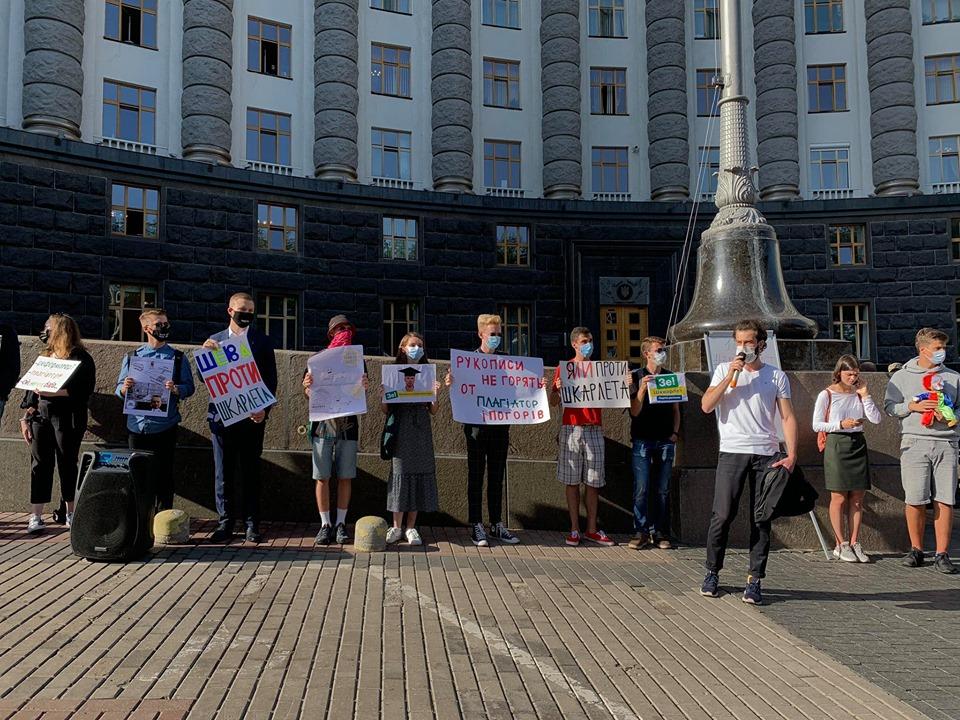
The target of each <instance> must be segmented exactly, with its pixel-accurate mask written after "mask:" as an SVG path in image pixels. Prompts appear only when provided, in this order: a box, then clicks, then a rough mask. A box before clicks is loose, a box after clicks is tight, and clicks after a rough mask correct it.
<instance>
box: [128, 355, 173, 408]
mask: <svg viewBox="0 0 960 720" xmlns="http://www.w3.org/2000/svg"><path fill="white" fill-rule="evenodd" d="M173 364H174V361H173V360H172V359H168V358H159V357H151V358H146V357H137V356H135V355H134V356H132V357H130V362H129V365H128V367H127V377H128V378H130V379H132V380H133V387H132V388H130V389H129V390H127V392H126V394H125V395H124V396H123V414H124V415H143V416H146V417H167V414H168V413H167V410H168V408H169V407H170V391H169V390H167V388H166V387H164V383H166V382H167V380H173Z"/></svg>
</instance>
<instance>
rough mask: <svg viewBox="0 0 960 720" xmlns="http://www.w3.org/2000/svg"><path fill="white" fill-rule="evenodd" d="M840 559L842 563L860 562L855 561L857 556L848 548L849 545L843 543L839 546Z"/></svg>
mask: <svg viewBox="0 0 960 720" xmlns="http://www.w3.org/2000/svg"><path fill="white" fill-rule="evenodd" d="M840 559H841V560H843V561H844V562H860V560H859V559H857V554H856V553H855V552H854V551H853V548H852V547H850V543H843V544H842V545H841V546H840Z"/></svg>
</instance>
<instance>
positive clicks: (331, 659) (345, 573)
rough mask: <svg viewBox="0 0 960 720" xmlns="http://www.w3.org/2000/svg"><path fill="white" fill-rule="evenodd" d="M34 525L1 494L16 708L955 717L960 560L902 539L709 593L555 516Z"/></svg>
mask: <svg viewBox="0 0 960 720" xmlns="http://www.w3.org/2000/svg"><path fill="white" fill-rule="evenodd" d="M25 525H26V515H23V514H12V513H6V514H0V720H2V719H7V718H17V719H18V720H20V719H21V718H32V719H34V720H37V719H39V718H43V719H45V720H51V719H52V718H91V719H93V718H100V719H101V720H106V719H108V718H126V717H131V718H152V719H154V720H156V718H162V719H163V720H172V719H173V718H256V719H259V718H301V717H302V718H324V717H331V718H338V719H340V718H365V719H366V718H384V720H388V719H390V718H406V717H411V718H417V719H418V720H419V719H420V718H438V719H439V720H447V719H448V718H469V719H470V720H473V719H474V718H519V719H521V720H524V719H532V718H551V719H552V718H556V719H558V720H559V719H561V718H562V719H564V720H565V719H567V718H590V719H591V720H594V719H595V718H617V719H618V720H619V719H623V718H643V719H644V720H653V719H655V718H667V719H671V720H672V719H674V718H676V719H680V718H682V719H684V720H692V719H694V718H705V719H710V720H713V719H720V718H737V719H740V718H761V719H762V720H768V719H772V718H782V719H784V720H801V719H804V718H807V719H814V718H829V719H831V720H832V719H834V718H883V719H884V720H887V719H890V720H902V719H906V718H923V717H925V715H924V714H923V713H926V716H927V717H932V718H944V717H960V712H958V710H957V708H956V707H955V706H954V705H952V704H949V703H952V702H955V700H956V691H957V688H956V683H957V682H958V681H957V680H956V678H957V677H958V673H957V672H956V668H957V663H958V659H960V653H958V651H957V638H958V628H957V625H956V621H955V620H953V619H952V618H948V617H947V616H948V615H949V614H950V613H951V610H955V609H956V600H954V599H953V596H952V595H951V593H955V592H956V588H957V587H958V585H960V581H958V580H957V579H956V578H945V577H943V576H938V575H936V574H934V573H933V572H928V571H927V570H926V569H922V570H919V571H914V572H913V573H911V574H909V575H905V574H904V572H901V571H900V570H899V569H898V568H896V567H895V564H894V562H892V561H887V560H886V559H884V560H883V561H881V562H877V563H875V564H872V565H864V566H857V567H856V568H853V567H849V566H846V567H845V566H843V565H841V564H840V563H828V562H826V561H824V560H823V559H822V555H821V556H820V559H817V556H816V555H815V554H812V553H795V552H780V553H776V554H775V556H774V557H773V558H772V560H771V564H770V581H769V583H768V586H767V587H766V594H767V596H768V597H769V599H770V605H769V606H766V607H764V608H761V609H758V608H753V607H750V606H747V605H744V604H743V603H741V602H740V599H739V590H740V588H741V586H742V582H738V583H737V586H736V587H733V586H732V585H730V586H729V587H730V590H731V592H729V593H727V594H726V595H724V596H723V597H721V598H719V599H717V600H709V599H705V598H701V597H700V596H699V595H698V594H697V593H696V592H695V588H696V586H697V585H698V583H699V581H700V579H701V576H702V572H701V561H702V555H703V553H702V551H701V550H698V549H681V550H676V551H661V550H653V549H649V550H643V551H640V552H638V551H634V550H630V549H629V548H627V547H626V546H620V547H616V548H600V547H590V546H587V547H580V548H568V547H565V546H564V545H563V544H562V542H563V541H562V536H561V534H560V533H541V532H522V533H521V537H522V538H523V541H524V542H523V544H521V545H519V546H513V547H510V546H502V545H495V546H493V547H491V548H474V547H473V545H472V544H471V543H470V541H469V538H468V535H467V532H466V529H463V528H457V529H450V528H446V529H444V528H422V532H423V536H424V540H425V541H426V544H425V545H424V546H423V547H420V548H413V547H409V546H406V545H400V546H398V547H394V548H391V549H389V550H388V551H387V552H385V553H377V554H372V555H367V554H363V553H357V554H354V553H353V552H352V550H351V549H350V548H349V546H348V547H344V548H341V547H339V546H330V547H327V548H315V547H314V546H313V544H312V543H313V533H314V532H315V528H312V527H307V526H302V525H293V524H274V525H272V526H267V527H265V528H264V529H265V531H266V536H267V542H266V543H264V544H262V545H259V546H253V545H250V544H245V543H242V542H239V541H236V542H234V543H232V544H231V545H229V546H223V545H211V544H208V543H205V542H203V540H204V539H205V537H206V535H208V534H209V531H210V530H211V529H212V528H211V526H209V525H207V526H204V527H202V528H200V532H196V533H195V534H194V540H196V541H198V543H197V544H191V545H186V546H180V547H165V548H161V549H157V550H156V551H155V552H154V553H153V554H152V555H151V556H149V557H148V558H146V559H145V560H143V561H140V562H133V563H128V564H125V565H121V564H106V563H89V562H86V561H82V560H79V559H78V558H76V557H74V556H73V555H72V554H71V553H70V549H69V545H68V543H67V542H66V540H67V533H66V532H65V531H63V530H62V529H57V530H53V529H51V530H48V531H47V532H46V533H44V534H43V535H41V536H37V537H31V536H27V535H25V534H24V532H23V530H24V527H25ZM745 564H746V559H745V557H744V555H743V554H742V553H737V552H734V553H731V554H730V555H729V556H728V567H729V568H730V570H731V572H729V573H727V575H728V577H724V578H723V579H724V580H725V581H728V582H730V583H732V582H733V580H734V578H735V574H736V573H735V572H734V571H735V570H737V568H738V566H740V565H744V566H745ZM738 579H739V580H742V577H741V578H738ZM779 583H783V585H781V584H779ZM908 583H909V584H908ZM954 614H955V613H954ZM834 638H836V639H834ZM934 648H935V649H936V652H937V657H936V658H934V657H933V655H932V653H933V652H934ZM897 668H901V669H902V668H907V672H900V675H913V674H914V673H913V672H912V670H913V669H914V668H920V669H922V670H923V675H922V677H923V678H925V679H926V680H927V682H926V683H925V684H923V685H922V687H918V686H917V685H910V684H909V683H905V682H904V681H903V680H902V679H901V678H900V677H898V676H897ZM934 668H938V669H942V671H943V672H938V673H937V674H936V675H935V676H934V674H932V673H931V670H932V669H934ZM949 683H953V685H950V693H948V694H946V695H945V696H942V695H935V691H936V690H937V688H938V687H941V686H944V685H947V684H949ZM898 695H899V696H900V697H902V698H904V699H905V700H907V701H908V702H904V701H903V700H901V699H899V698H898V697H897V696H898ZM941 700H943V701H944V702H946V701H949V702H947V704H943V703H942V702H941ZM908 703H909V704H908ZM920 710H923V713H922V712H920Z"/></svg>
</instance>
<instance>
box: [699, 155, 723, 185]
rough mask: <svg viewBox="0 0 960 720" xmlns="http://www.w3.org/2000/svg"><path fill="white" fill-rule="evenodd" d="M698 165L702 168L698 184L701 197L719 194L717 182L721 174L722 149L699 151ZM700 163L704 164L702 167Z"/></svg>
mask: <svg viewBox="0 0 960 720" xmlns="http://www.w3.org/2000/svg"><path fill="white" fill-rule="evenodd" d="M697 163H698V165H697V166H698V167H700V179H699V182H698V186H699V190H698V192H699V193H700V194H701V195H705V194H710V195H713V194H715V193H716V192H717V180H718V178H719V174H720V148H718V147H713V146H708V147H700V148H698V149H697ZM699 163H703V165H702V166H700V165H699Z"/></svg>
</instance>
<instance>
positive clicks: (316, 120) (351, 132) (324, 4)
mask: <svg viewBox="0 0 960 720" xmlns="http://www.w3.org/2000/svg"><path fill="white" fill-rule="evenodd" d="M358 29H359V19H358V15H357V0H314V3H313V33H314V43H313V85H314V94H313V126H314V140H313V166H314V174H315V175H316V176H317V177H318V178H320V179H321V180H344V181H347V182H356V180H357V156H358V153H357V133H358V125H357V110H358V108H359V106H360V93H359V91H358V90H357V83H358V82H359V70H358V69H357V53H358V44H357V33H358Z"/></svg>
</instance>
